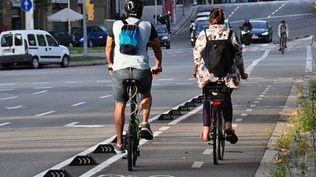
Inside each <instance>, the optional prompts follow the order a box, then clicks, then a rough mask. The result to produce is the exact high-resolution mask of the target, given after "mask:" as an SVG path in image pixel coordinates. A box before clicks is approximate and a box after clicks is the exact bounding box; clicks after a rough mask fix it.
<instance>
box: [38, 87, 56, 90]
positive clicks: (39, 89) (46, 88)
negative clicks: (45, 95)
mask: <svg viewBox="0 0 316 177" xmlns="http://www.w3.org/2000/svg"><path fill="white" fill-rule="evenodd" d="M51 88H53V87H34V89H35V90H40V89H51Z"/></svg>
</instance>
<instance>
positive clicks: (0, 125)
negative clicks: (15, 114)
mask: <svg viewBox="0 0 316 177" xmlns="http://www.w3.org/2000/svg"><path fill="white" fill-rule="evenodd" d="M9 124H11V122H4V123H2V124H0V127H3V126H5V125H9Z"/></svg>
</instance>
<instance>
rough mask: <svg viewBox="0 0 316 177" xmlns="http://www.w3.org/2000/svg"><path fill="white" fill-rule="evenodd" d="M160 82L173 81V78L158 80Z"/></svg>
mask: <svg viewBox="0 0 316 177" xmlns="http://www.w3.org/2000/svg"><path fill="white" fill-rule="evenodd" d="M158 80H159V81H173V80H174V79H173V78H169V79H158Z"/></svg>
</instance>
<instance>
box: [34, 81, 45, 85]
mask: <svg viewBox="0 0 316 177" xmlns="http://www.w3.org/2000/svg"><path fill="white" fill-rule="evenodd" d="M31 84H32V85H45V84H49V82H32V83H31Z"/></svg>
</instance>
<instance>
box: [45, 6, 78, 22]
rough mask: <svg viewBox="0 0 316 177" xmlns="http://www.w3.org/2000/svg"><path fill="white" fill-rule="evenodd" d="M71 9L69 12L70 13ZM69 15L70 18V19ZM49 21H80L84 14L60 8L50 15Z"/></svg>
mask: <svg viewBox="0 0 316 177" xmlns="http://www.w3.org/2000/svg"><path fill="white" fill-rule="evenodd" d="M68 11H69V14H68ZM68 17H69V20H68ZM47 19H48V21H54V22H68V21H78V20H82V19H83V16H82V14H79V13H78V12H76V11H74V10H72V9H70V10H69V9H68V8H64V9H63V10H60V11H58V12H56V13H54V14H52V15H50V16H48V17H47Z"/></svg>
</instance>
